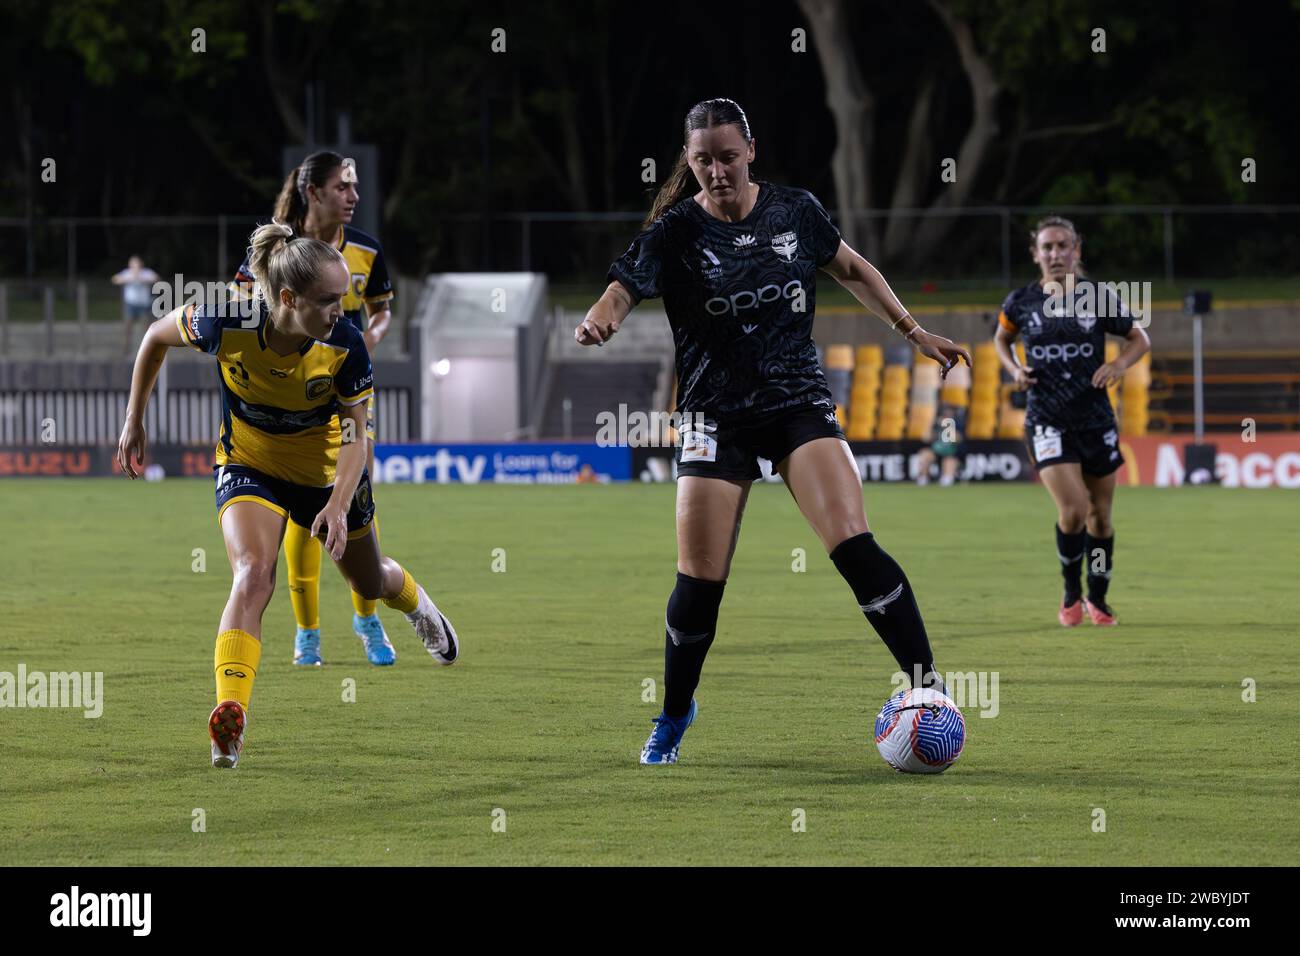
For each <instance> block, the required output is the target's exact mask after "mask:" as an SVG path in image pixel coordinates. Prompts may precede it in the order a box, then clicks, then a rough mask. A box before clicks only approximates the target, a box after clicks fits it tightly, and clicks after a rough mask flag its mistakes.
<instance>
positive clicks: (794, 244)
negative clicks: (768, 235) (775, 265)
mask: <svg viewBox="0 0 1300 956" xmlns="http://www.w3.org/2000/svg"><path fill="white" fill-rule="evenodd" d="M798 249H799V235H798V233H794V232H783V233H781V234H780V235H777V236H773V237H772V251H773V252H775V253H776V254H777V255H778V256H780V257H781V258H782V259H783V260H785V261H786V262H794V254H795V253H796V252H797V251H798Z"/></svg>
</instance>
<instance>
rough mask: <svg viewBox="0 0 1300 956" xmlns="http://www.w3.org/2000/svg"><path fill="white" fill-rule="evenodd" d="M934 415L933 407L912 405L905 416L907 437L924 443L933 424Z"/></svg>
mask: <svg viewBox="0 0 1300 956" xmlns="http://www.w3.org/2000/svg"><path fill="white" fill-rule="evenodd" d="M934 413H935V408H934V406H933V405H913V406H912V410H911V411H910V412H909V413H908V416H907V437H908V438H911V439H913V440H914V441H924V440H925V437H926V436H927V435H928V434H929V432H930V426H931V425H933V424H934Z"/></svg>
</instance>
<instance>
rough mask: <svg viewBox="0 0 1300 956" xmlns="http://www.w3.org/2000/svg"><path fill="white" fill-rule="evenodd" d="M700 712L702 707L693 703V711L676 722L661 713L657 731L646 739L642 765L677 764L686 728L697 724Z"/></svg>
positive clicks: (657, 721) (656, 720) (656, 727)
mask: <svg viewBox="0 0 1300 956" xmlns="http://www.w3.org/2000/svg"><path fill="white" fill-rule="evenodd" d="M699 712H700V705H699V704H697V703H696V702H695V701H694V700H692V701H691V709H690V710H689V711H687V713H686V716H685V717H678V718H677V719H676V720H674V719H673V718H672V717H669V716H668V715H667V714H663V713H661V714H660V715H659V716H658V717H656V718H655V719H654V724H655V729H654V730H652V731H651V732H650V736H649V737H648V738H646V742H645V748H644V749H643V750H642V751H641V762H642V763H676V762H677V749H678V748H679V747H681V745H682V736H683V735H684V734H685V733H686V728H687V727H689V726H690V725H691V724H693V723H695V715H696V714H698V713H699Z"/></svg>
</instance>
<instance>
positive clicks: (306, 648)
mask: <svg viewBox="0 0 1300 956" xmlns="http://www.w3.org/2000/svg"><path fill="white" fill-rule="evenodd" d="M359 198H360V197H359V196H358V194H357V173H356V165H355V164H354V163H353V162H352V160H350V159H344V158H343V157H342V156H340V155H339V154H338V153H333V152H330V151H328V150H321V151H319V152H315V153H312V154H311V155H310V156H308V157H307V158H306V159H304V160H303V161H302V163H301V164H300V165H298V166H297V167H295V168H294V169H293V170H292V171H291V172H290V173H289V175H288V176H287V177H286V178H285V181H284V185H283V186H282V187H281V188H280V195H279V197H278V198H277V199H276V201H275V215H274V218H275V220H276V221H277V222H282V223H284V224H285V225H287V226H289V227H290V228H292V229H293V231H294V234H295V235H298V236H307V237H309V238H313V239H319V240H321V241H322V242H327V243H329V244H330V245H332V246H333V247H334V248H336V249H337V250H338V251H339V253H340V254H341V255H342V256H343V259H344V261H345V262H346V264H347V269H348V288H347V291H346V292H345V293H344V295H343V317H344V319H345V320H347V321H348V322H351V323H352V324H353V325H355V326H356V327H357V329H359V330H360V331H361V333H362V336H363V337H364V338H365V342H366V350H367V351H369V352H373V351H374V349H375V346H377V345H378V344H379V343H380V341H382V340H383V338H384V335H385V334H386V333H387V331H388V325H389V322H390V321H391V318H392V314H391V312H390V310H389V305H390V303H391V302H392V299H393V284H392V280H391V279H390V278H389V275H388V264H387V262H386V261H385V259H384V250H383V247H382V246H380V244H379V240H378V239H375V238H374V237H372V236H370V235H367V234H366V233H364V232H362V231H361V230H360V229H357V228H355V227H354V226H353V225H352V215H353V212H354V210H355V209H356V205H357V202H358V200H359ZM254 281H255V279H254V276H253V272H252V269H251V267H250V265H249V263H248V260H245V261H244V262H243V264H242V265H240V267H239V270H238V271H237V272H236V273H235V283H234V284H235V286H236V288H237V290H238V291H240V292H241V293H243V294H251V291H252V286H253V283H254ZM374 442H375V398H374V396H373V395H372V396H371V397H370V398H369V399H367V400H366V465H367V468H368V469H369V471H370V473H371V474H373V473H374V470H375V444H374ZM377 531H378V526H376V532H377ZM320 550H321V549H320V544H319V543H318V542H317V541H316V539H315V538H313V537H312V536H311V535H310V534H308V529H306V528H304V527H302V526H300V525H299V524H298V523H297V522H290V523H289V528H288V530H287V531H286V532H285V535H284V558H285V563H286V565H287V566H288V572H289V600H290V603H292V604H293V616H294V618H295V620H296V621H297V624H298V630H297V633H296V634H295V636H294V654H293V662H294V663H295V664H300V665H304V666H319V665H320V664H321V663H322V660H321V654H320V560H321V554H320ZM352 609H353V612H354V613H353V617H352V630H353V631H354V632H355V633H356V635H357V636H358V637H359V638H361V643H362V645H363V646H364V647H365V650H366V658H367V659H368V660H369V661H370V663H372V664H376V665H385V664H392V663H393V662H394V661H396V660H397V652H396V651H395V650H394V649H393V645H392V644H391V643H389V641H388V635H387V634H385V633H384V626H383V624H381V623H380V621H379V615H378V614H376V613H375V610H376V609H375V602H374V601H370V600H367V599H366V598H365V596H364V595H362V594H359V593H358V592H357V591H355V590H353V592H352Z"/></svg>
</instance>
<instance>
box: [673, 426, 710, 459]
mask: <svg viewBox="0 0 1300 956" xmlns="http://www.w3.org/2000/svg"><path fill="white" fill-rule="evenodd" d="M717 460H718V440H717V439H716V438H714V437H713V436H712V435H706V434H705V433H704V432H699V431H690V432H685V431H684V432H682V461H683V462H687V461H717Z"/></svg>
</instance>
